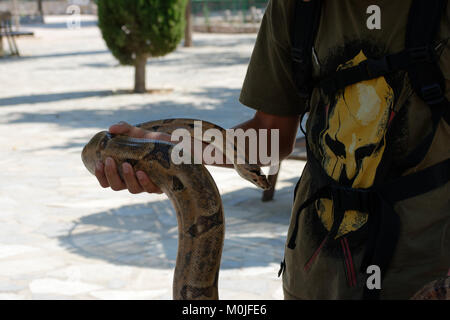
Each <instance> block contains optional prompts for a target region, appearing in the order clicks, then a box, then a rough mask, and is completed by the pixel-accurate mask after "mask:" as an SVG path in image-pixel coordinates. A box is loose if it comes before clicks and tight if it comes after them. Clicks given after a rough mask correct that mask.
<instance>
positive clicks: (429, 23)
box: [405, 0, 448, 106]
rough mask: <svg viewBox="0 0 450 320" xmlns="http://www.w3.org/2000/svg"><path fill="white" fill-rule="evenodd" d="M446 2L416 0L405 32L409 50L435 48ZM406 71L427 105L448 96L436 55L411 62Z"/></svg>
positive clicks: (439, 0) (414, 87)
mask: <svg viewBox="0 0 450 320" xmlns="http://www.w3.org/2000/svg"><path fill="white" fill-rule="evenodd" d="M447 2H448V0H414V1H413V2H412V5H411V9H410V13H409V20H408V26H407V31H406V42H405V46H406V48H407V49H410V48H428V49H429V50H433V49H434V48H433V47H432V45H433V43H434V41H435V39H436V36H437V34H438V31H439V26H440V23H441V18H442V15H443V13H444V12H445V8H446V6H447ZM407 71H408V75H409V79H410V81H411V85H412V87H413V89H414V91H415V92H416V93H417V94H418V95H419V97H421V98H422V99H423V100H424V101H425V102H426V103H427V104H428V105H430V106H433V105H435V104H439V103H441V102H442V101H443V100H444V99H445V96H444V92H445V79H444V76H443V74H442V72H441V70H440V68H439V65H438V63H437V58H436V59H434V60H433V61H426V62H423V63H419V64H415V65H411V66H409V68H407Z"/></svg>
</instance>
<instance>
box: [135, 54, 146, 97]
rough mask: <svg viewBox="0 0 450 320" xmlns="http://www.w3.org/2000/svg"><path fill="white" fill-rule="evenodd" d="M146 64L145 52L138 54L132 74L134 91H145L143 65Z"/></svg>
mask: <svg viewBox="0 0 450 320" xmlns="http://www.w3.org/2000/svg"><path fill="white" fill-rule="evenodd" d="M146 65H147V56H146V55H145V54H142V55H138V56H137V57H136V62H135V65H134V67H135V75H134V92H135V93H145V92H146V88H145V67H146Z"/></svg>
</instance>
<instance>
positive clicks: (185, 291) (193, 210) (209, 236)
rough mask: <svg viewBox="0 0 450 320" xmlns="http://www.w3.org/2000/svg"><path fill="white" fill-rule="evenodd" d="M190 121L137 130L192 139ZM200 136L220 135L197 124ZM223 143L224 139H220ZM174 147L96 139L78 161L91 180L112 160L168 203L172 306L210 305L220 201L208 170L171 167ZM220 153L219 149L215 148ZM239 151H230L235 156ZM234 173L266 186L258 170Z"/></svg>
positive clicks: (219, 241)
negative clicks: (172, 220) (174, 232)
mask: <svg viewBox="0 0 450 320" xmlns="http://www.w3.org/2000/svg"><path fill="white" fill-rule="evenodd" d="M194 121H199V120H194V119H167V120H159V121H153V122H147V123H143V124H140V125H138V127H140V128H142V129H145V130H149V131H154V132H164V133H168V134H171V133H172V132H173V131H174V130H176V129H185V130H187V131H188V132H189V133H190V134H191V136H192V137H194ZM201 123H202V130H203V132H204V131H205V130H207V129H215V130H218V132H221V133H222V134H224V137H225V130H224V129H223V128H221V127H218V126H216V125H214V124H212V123H209V122H205V121H202V122H201ZM224 140H225V139H224ZM174 147H175V144H173V143H169V142H164V141H156V140H146V139H135V138H130V137H127V136H122V135H112V134H110V133H108V132H106V131H102V132H99V133H97V134H96V135H95V136H94V137H93V138H92V139H91V141H90V142H89V143H88V144H87V145H86V146H85V147H84V149H83V152H82V160H83V163H84V165H85V166H86V168H87V169H88V170H89V172H91V173H92V174H94V172H95V163H96V161H98V160H99V161H103V162H104V161H105V159H106V158H107V157H112V158H113V159H114V160H115V161H116V164H117V165H118V170H119V174H120V176H123V173H122V163H124V162H128V163H129V164H131V165H132V166H133V168H134V170H135V171H138V170H142V171H144V172H145V173H147V175H148V176H149V178H150V179H151V180H152V181H153V182H154V183H155V184H156V185H157V186H158V187H159V188H160V189H161V190H162V191H163V192H164V193H165V194H166V195H167V196H168V197H169V199H170V200H171V202H172V204H173V206H174V208H175V211H176V214H177V222H178V252H177V259H176V265H175V273H174V280H173V298H174V299H176V300H186V299H187V300H214V299H218V298H219V294H218V278H219V267H220V260H221V256H222V248H223V242H224V235H225V234H224V233H225V221H224V213H223V206H222V200H221V197H220V194H219V191H218V189H217V186H216V184H215V182H214V180H213V178H212V177H211V175H210V174H209V172H208V170H207V169H206V168H205V167H204V166H203V165H201V164H198V165H197V164H177V165H176V164H174V163H173V162H172V159H171V154H172V151H173V148H174ZM217 147H218V148H221V150H222V151H223V150H224V149H223V148H224V146H222V145H217ZM237 150H238V149H237V148H234V149H233V151H234V153H236V151H237ZM232 160H233V161H234V168H235V169H236V171H237V172H238V173H239V174H240V175H241V176H242V177H243V178H245V179H247V180H248V181H250V182H252V183H253V184H255V185H256V186H258V187H260V188H262V189H268V188H270V184H269V182H268V180H267V178H266V176H264V175H263V174H262V172H261V169H260V167H259V166H257V165H251V164H248V163H245V164H237V156H236V155H235V156H234V159H232Z"/></svg>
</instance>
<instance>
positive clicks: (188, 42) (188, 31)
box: [184, 0, 193, 47]
mask: <svg viewBox="0 0 450 320" xmlns="http://www.w3.org/2000/svg"><path fill="white" fill-rule="evenodd" d="M192 28H193V26H192V0H189V1H188V3H187V6H186V28H185V30H184V31H185V32H184V46H185V47H192Z"/></svg>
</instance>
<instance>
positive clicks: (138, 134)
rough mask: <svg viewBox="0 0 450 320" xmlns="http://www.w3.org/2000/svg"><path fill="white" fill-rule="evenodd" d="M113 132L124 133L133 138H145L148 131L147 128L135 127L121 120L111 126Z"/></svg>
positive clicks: (110, 130) (110, 129)
mask: <svg viewBox="0 0 450 320" xmlns="http://www.w3.org/2000/svg"><path fill="white" fill-rule="evenodd" d="M109 132H110V133H112V134H123V135H127V136H129V137H133V138H144V137H145V134H146V133H147V131H146V130H144V129H141V128H137V127H134V126H132V125H130V124H128V123H126V122H119V123H118V124H115V125H112V126H111V127H110V128H109Z"/></svg>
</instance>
